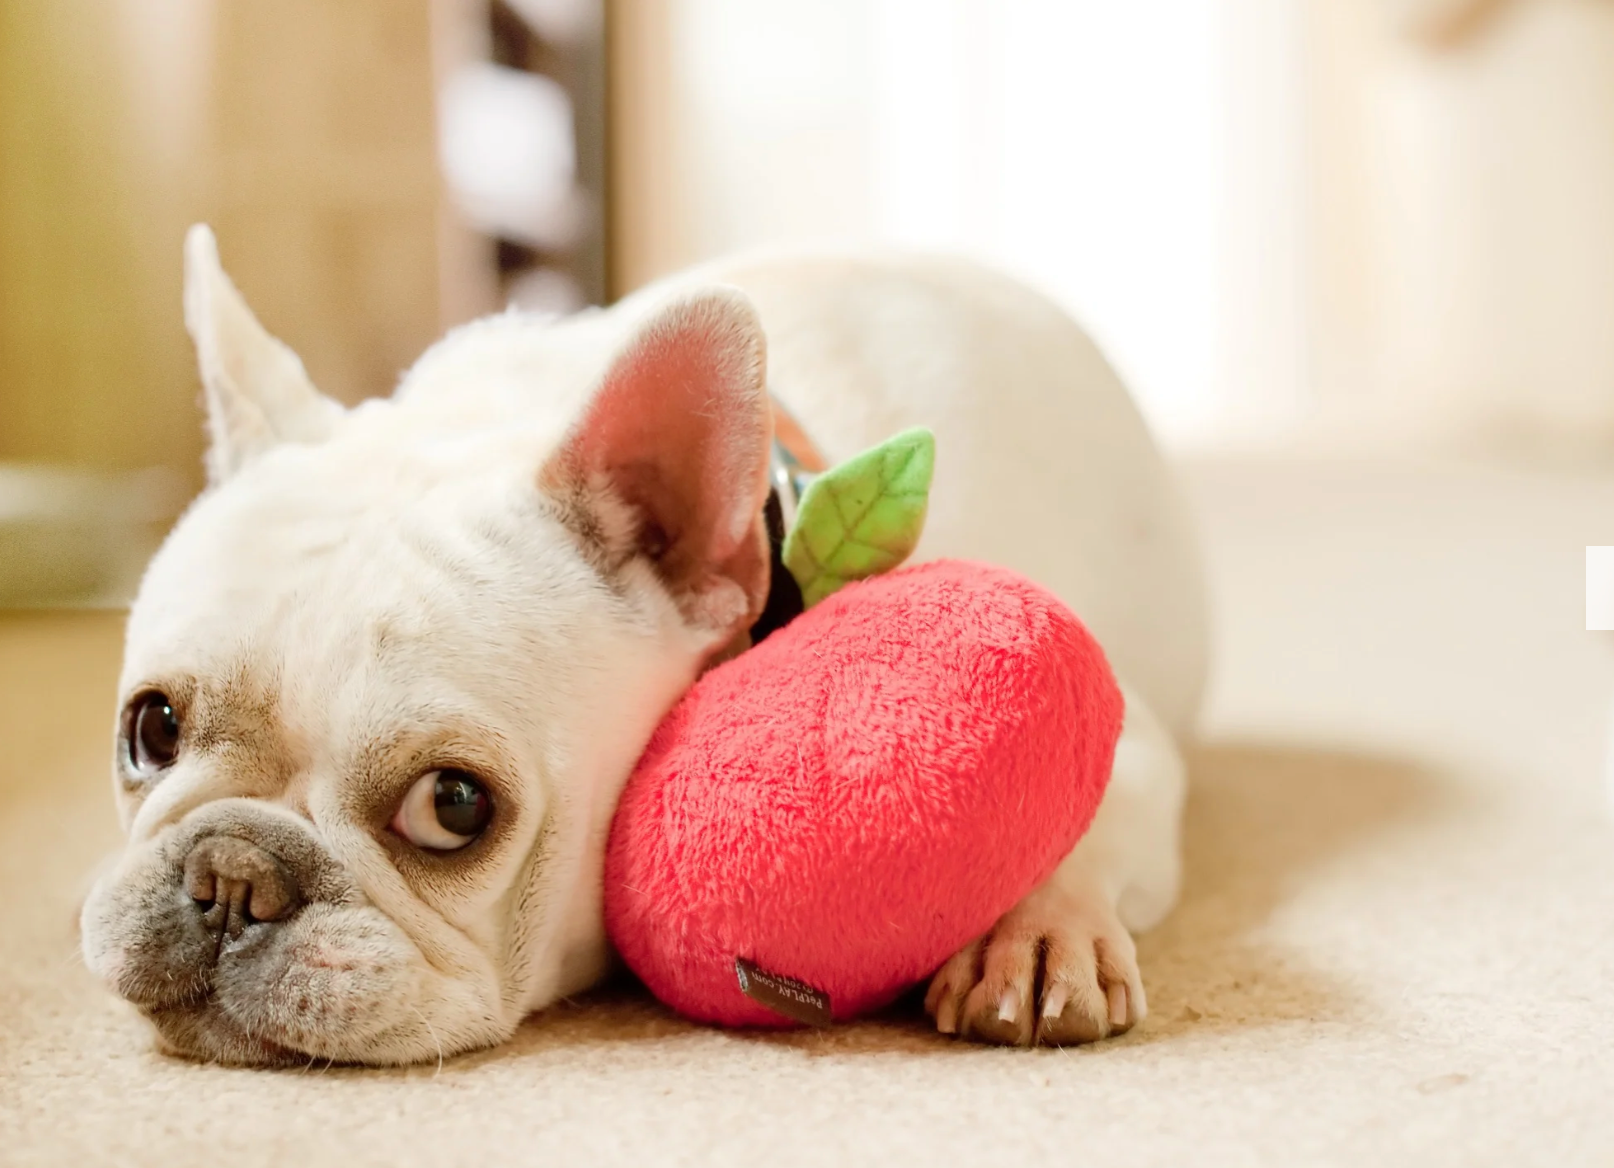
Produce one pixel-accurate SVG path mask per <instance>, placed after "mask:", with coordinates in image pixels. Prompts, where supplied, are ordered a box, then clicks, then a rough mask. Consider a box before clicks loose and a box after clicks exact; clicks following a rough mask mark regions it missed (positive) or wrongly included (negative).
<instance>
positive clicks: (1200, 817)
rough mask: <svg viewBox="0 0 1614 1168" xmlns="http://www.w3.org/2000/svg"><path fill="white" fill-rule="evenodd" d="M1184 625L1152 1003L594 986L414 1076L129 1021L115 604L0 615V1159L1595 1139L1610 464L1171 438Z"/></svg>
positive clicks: (815, 1158)
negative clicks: (1185, 722)
mask: <svg viewBox="0 0 1614 1168" xmlns="http://www.w3.org/2000/svg"><path fill="white" fill-rule="evenodd" d="M1191 480H1192V484H1193V487H1194V491H1195V494H1196V497H1197V499H1198V502H1199V505H1200V508H1201V510H1202V512H1203V515H1204V519H1205V524H1206V530H1207V533H1208V540H1209V544H1210V549H1211V558H1212V563H1213V568H1214V577H1215V583H1216V586H1217V591H1218V602H1219V626H1220V633H1221V645H1220V649H1221V659H1220V662H1219V666H1218V670H1217V680H1216V686H1215V691H1214V694H1213V699H1212V702H1211V708H1210V710H1209V715H1208V740H1207V743H1206V745H1205V746H1204V747H1203V749H1201V750H1200V751H1199V752H1198V754H1197V757H1196V758H1195V760H1194V779H1193V781H1194V789H1193V795H1192V800H1191V803H1190V807H1189V811H1188V821H1187V849H1188V888H1187V894H1186V897H1185V899H1184V902H1183V904H1182V907H1181V908H1180V909H1179V910H1178V911H1177V913H1176V914H1175V915H1174V916H1173V917H1172V918H1171V919H1170V921H1169V922H1168V923H1167V924H1166V925H1165V926H1164V927H1162V928H1161V929H1159V930H1158V931H1156V932H1155V933H1154V934H1152V935H1150V936H1149V937H1147V938H1146V939H1145V940H1144V942H1143V944H1142V957H1143V965H1144V975H1145V978H1146V979H1147V983H1148V987H1149V995H1150V1002H1151V1005H1152V1013H1151V1014H1150V1017H1149V1018H1148V1020H1147V1022H1146V1023H1145V1024H1144V1025H1143V1026H1142V1027H1141V1028H1140V1029H1139V1030H1138V1031H1136V1032H1135V1033H1133V1034H1131V1035H1129V1036H1128V1037H1126V1038H1125V1039H1122V1040H1120V1041H1116V1042H1112V1043H1108V1044H1105V1045H1101V1046H1097V1047H1092V1048H1086V1049H1080V1050H1065V1051H1057V1050H1056V1051H1040V1052H1034V1053H1027V1052H1022V1051H1003V1050H991V1049H982V1048H975V1047H969V1046H961V1045H957V1044H955V1043H953V1042H951V1041H947V1040H943V1039H940V1038H938V1037H935V1036H933V1035H931V1034H930V1033H928V1032H927V1031H926V1030H925V1028H924V1027H923V1026H922V1025H920V1024H919V1023H918V1022H917V1021H916V1020H915V1019H914V1018H913V1017H912V1016H903V1015H900V1014H899V1015H896V1016H893V1017H891V1018H889V1019H886V1020H881V1021H877V1022H871V1023H867V1024H862V1025H857V1026H851V1027H846V1028H843V1029H839V1030H834V1031H830V1032H820V1033H806V1034H797V1035H791V1036H786V1037H758V1036H753V1035H747V1034H728V1033H720V1032H717V1031H712V1030H705V1029H701V1028H698V1027H694V1026H690V1025H686V1024H684V1023H682V1022H680V1021H678V1020H677V1019H675V1018H673V1017H671V1016H669V1015H667V1014H666V1013H664V1012H663V1011H662V1010H660V1009H659V1008H658V1007H656V1006H655V1005H654V1004H652V1003H650V1002H648V1001H646V1000H645V999H644V998H642V997H641V996H639V995H638V994H636V993H635V992H634V991H632V990H627V989H618V990H614V991H612V992H610V993H607V994H603V995H600V996H599V997H597V998H595V999H593V1000H588V1001H584V1002H581V1003H578V1004H577V1005H575V1006H572V1007H568V1008H564V1009H560V1010H557V1011H555V1012H554V1013H552V1014H550V1015H549V1016H546V1017H541V1018H537V1019H534V1020H532V1021H531V1022H530V1023H529V1024H528V1025H527V1026H525V1027H524V1028H523V1030H522V1031H521V1032H520V1034H519V1035H518V1037H517V1038H516V1040H515V1041H514V1042H513V1043H511V1044H510V1045H509V1046H507V1047H505V1048H504V1049H501V1050H496V1051H492V1052H488V1053H484V1054H480V1055H476V1056H473V1057H468V1058H462V1059H457V1060H453V1061H450V1062H449V1063H448V1064H446V1065H445V1066H443V1067H442V1068H441V1069H440V1070H438V1069H435V1068H432V1067H426V1068H418V1069H414V1070H409V1071H396V1072H373V1071H361V1070H345V1069H340V1068H337V1069H330V1070H321V1069H318V1068H313V1069H309V1070H306V1071H291V1072H259V1071H241V1070H223V1069H219V1068H210V1067H201V1066H194V1065H189V1064H186V1063H182V1062H176V1061H172V1060H168V1059H165V1058H162V1057H159V1056H157V1055H155V1054H153V1053H152V1051H151V1049H150V1044H149V1042H148V1039H147V1035H146V1033H145V1032H144V1030H143V1029H142V1026H141V1023H140V1022H139V1021H138V1020H137V1019H136V1018H135V1017H134V1016H132V1014H131V1013H130V1012H129V1011H127V1010H126V1009H124V1008H123V1007H121V1006H120V1005H119V1004H118V1003H116V1002H114V1001H112V1000H110V999H109V998H108V997H107V996H106V995H105V994H103V993H102V992H101V991H99V990H98V989H97V988H96V987H95V986H94V985H93V984H92V983H91V982H90V979H89V978H88V976H87V975H86V974H85V973H84V972H83V970H82V969H81V968H80V967H79V964H78V962H77V959H76V955H75V949H74V944H75V942H74V935H73V927H72V923H71V917H72V912H73V905H74V903H75V899H76V897H77V895H78V894H79V891H80V887H81V881H82V874H83V873H84V872H85V870H86V869H87V868H88V867H89V866H90V865H91V864H92V862H93V861H94V860H95V859H96V858H97V856H98V855H100V854H101V853H103V852H104V851H105V850H106V849H107V848H108V847H109V846H110V845H111V844H112V843H113V841H114V838H115V827H114V823H113V818H112V812H111V804H110V795H109V792H108V790H107V785H108V781H107V778H106V772H107V765H106V753H107V749H108V745H109V720H110V700H111V697H112V693H111V687H112V683H113V677H114V672H115V668H116V659H117V654H118V644H117V641H118V635H119V628H118V624H119V622H118V618H117V617H116V616H115V615H91V614H79V615H72V614H64V615H33V616H26V615H17V616H11V617H6V618H0V1164H5V1165H25V1164H61V1165H73V1166H79V1165H91V1164H103V1163H105V1164H161V1165H170V1166H174V1168H187V1166H189V1165H201V1164H227V1165H231V1166H232V1168H235V1166H246V1165H255V1164H289V1165H297V1166H299V1168H323V1166H325V1165H340V1166H342V1168H354V1166H357V1165H365V1164H386V1165H413V1164H421V1165H434V1166H446V1165H456V1164H467V1165H470V1164H476V1165H488V1164H500V1163H519V1164H535V1165H537V1164H566V1165H572V1164H579V1165H582V1164H605V1163H634V1164H660V1163H669V1164H746V1165H751V1166H754V1168H774V1166H783V1165H793V1164H811V1163H835V1164H840V1163H881V1164H886V1163H906V1162H917V1161H924V1162H930V1163H936V1164H946V1163H1005V1164H1031V1163H1044V1162H1047V1163H1071V1164H1084V1165H1095V1164H1125V1165H1129V1166H1143V1165H1153V1164H1162V1165H1164V1164H1173V1165H1175V1164H1193V1165H1196V1166H1219V1165H1243V1164H1285V1165H1289V1164H1352V1165H1357V1164H1360V1165H1381V1164H1409V1165H1413V1164H1415V1165H1445V1164H1453V1165H1456V1164H1463V1165H1475V1164H1498V1165H1503V1164H1506V1165H1522V1164H1541V1165H1552V1166H1554V1168H1562V1166H1564V1165H1572V1164H1614V1005H1611V999H1614V827H1611V822H1610V816H1609V814H1608V806H1609V800H1608V798H1607V793H1606V791H1605V790H1604V787H1603V784H1602V778H1601V772H1602V762H1603V749H1604V743H1605V738H1606V734H1607V715H1608V712H1609V706H1610V699H1611V697H1614V648H1611V647H1610V645H1609V644H1607V643H1605V639H1604V638H1599V637H1597V636H1595V635H1594V634H1589V633H1586V632H1584V631H1583V562H1584V560H1583V555H1584V553H1583V551H1582V548H1583V546H1584V545H1585V544H1588V543H1614V480H1607V479H1595V478H1580V479H1575V478H1568V477H1544V476H1533V475H1527V474H1523V473H1513V472H1506V471H1497V470H1475V469H1469V470H1461V469H1429V468H1426V469H1416V468H1409V467H1385V466H1363V465H1350V466H1346V465H1332V464H1330V465H1311V466H1298V465H1282V464H1270V465H1257V464H1220V465H1202V466H1197V467H1195V468H1194V469H1193V472H1192V475H1191Z"/></svg>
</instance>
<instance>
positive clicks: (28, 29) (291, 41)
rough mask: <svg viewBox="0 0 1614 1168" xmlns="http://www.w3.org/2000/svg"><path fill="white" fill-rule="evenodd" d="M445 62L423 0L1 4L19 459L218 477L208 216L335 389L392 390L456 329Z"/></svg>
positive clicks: (14, 441) (3, 425)
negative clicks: (451, 316) (447, 238)
mask: <svg viewBox="0 0 1614 1168" xmlns="http://www.w3.org/2000/svg"><path fill="white" fill-rule="evenodd" d="M159 14H160V15H159ZM431 47H432V44H431V23H430V14H429V4H428V2H427V0H276V2H275V3H272V4H271V3H262V2H260V0H161V2H159V0H50V2H49V3H40V2H38V0H0V158H4V160H5V163H4V166H3V167H0V459H12V460H55V461H68V462H80V463H89V464H94V465H98V466H104V467H134V466H145V465H154V464H168V465H173V466H176V467H179V468H181V469H182V470H183V471H184V472H185V473H186V474H188V475H189V476H190V477H191V480H192V481H193V482H194V481H196V480H197V479H198V478H199V473H200V472H199V458H200V430H199V425H198V420H197V417H196V412H195V399H196V395H197V387H196V382H195V375H194V372H193V369H192V364H191V356H190V351H189V344H188V341H187V339H186V338H185V335H184V331H183V323H182V320H181V315H180V282H179V270H180V264H179V256H180V240H181V238H182V236H183V232H184V229H185V227H186V226H187V224H188V223H190V222H191V221H193V220H195V219H207V220H209V221H211V222H212V223H213V224H214V226H215V227H216V229H217V231H218V235H219V240H220V247H221V250H222V252H223V256H224V261H225V264H226V266H227V267H229V268H230V270H231V272H232V274H233V275H234V276H235V277H236V279H237V282H238V283H239V284H240V285H241V287H242V289H243V291H244V292H245V293H246V295H247V298H248V300H249V301H251V303H252V304H253V305H254V307H255V308H256V309H257V311H258V313H259V315H260V316H261V317H262V318H263V320H264V322H265V323H266V324H267V325H268V326H269V327H270V329H271V330H272V331H274V332H276V333H278V334H279V335H280V336H282V337H283V338H284V339H285V340H287V341H288V342H289V343H290V344H291V345H292V346H293V347H294V348H296V349H297V350H298V351H299V352H300V353H301V354H302V356H303V358H304V360H305V362H306V363H307V365H308V367H309V370H310V372H311V374H312V375H313V377H314V378H315V380H316V381H317V382H318V383H319V384H320V385H321V386H322V388H324V389H326V390H327V391H328V392H331V393H333V394H335V395H336V396H338V397H341V398H343V399H345V400H348V401H352V400H356V399H357V398H360V397H362V396H364V395H367V394H373V393H380V392H385V391H386V390H387V389H389V388H390V387H391V385H392V383H393V382H394V381H395V379H396V377H397V375H398V373H399V372H400V371H401V370H402V369H403V368H405V367H406V366H407V365H408V364H409V362H411V361H412V360H413V358H414V357H415V356H416V355H417V354H418V353H419V352H420V350H421V349H422V348H424V347H425V345H427V344H428V343H429V342H430V341H431V339H432V338H433V337H434V336H435V335H436V334H437V332H438V331H439V329H440V327H441V324H442V315H443V314H442V312H441V311H440V296H439V287H438V263H437V245H438V238H439V218H440V215H439V211H440V198H439V188H438V180H437V177H436V162H435V145H434V139H433V117H432V85H431V68H432V60H431Z"/></svg>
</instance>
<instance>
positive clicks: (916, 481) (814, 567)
mask: <svg viewBox="0 0 1614 1168" xmlns="http://www.w3.org/2000/svg"><path fill="white" fill-rule="evenodd" d="M935 467H936V436H935V435H934V434H932V433H931V432H930V431H929V430H926V429H924V428H923V427H916V428H914V429H912V430H904V431H903V432H902V433H900V434H897V435H896V436H894V437H892V438H888V439H886V440H885V441H884V442H882V443H880V444H879V445H878V446H874V447H871V448H870V449H868V450H865V451H864V452H863V453H862V454H858V455H854V456H853V457H851V458H849V459H847V460H846V461H845V462H843V463H840V464H839V465H837V466H832V467H830V468H829V469H828V470H826V471H825V472H823V473H822V474H820V475H819V476H818V477H817V478H815V479H813V480H812V482H811V483H810V484H808V486H807V489H806V491H805V492H804V493H803V494H802V497H801V503H800V505H799V506H798V508H797V511H796V521H795V523H794V524H792V525H791V528H790V530H789V532H787V533H786V534H785V546H784V562H785V567H787V568H788V569H790V574H791V575H792V576H793V577H795V579H796V583H797V584H799V585H800V586H801V595H802V600H803V602H804V603H805V604H806V606H807V607H808V608H811V607H812V606H813V605H815V604H817V603H818V602H819V601H820V600H823V599H824V598H825V597H827V596H831V595H833V594H834V593H835V592H837V591H838V590H840V589H841V588H844V587H845V586H846V585H847V584H850V583H851V582H852V581H854V580H862V579H865V578H867V577H869V576H877V575H879V574H880V573H882V572H889V571H890V570H891V569H893V568H895V567H896V566H897V565H898V564H900V563H902V561H903V560H905V559H907V558H908V557H909V556H910V555H911V554H913V550H914V548H915V547H917V546H918V545H919V537H920V535H921V534H922V533H923V532H924V529H925V512H926V510H927V508H928V507H929V504H930V480H931V475H932V472H933V471H934V470H935Z"/></svg>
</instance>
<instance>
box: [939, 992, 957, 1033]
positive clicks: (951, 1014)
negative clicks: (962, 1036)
mask: <svg viewBox="0 0 1614 1168" xmlns="http://www.w3.org/2000/svg"><path fill="white" fill-rule="evenodd" d="M936 1029H937V1030H939V1031H940V1032H941V1033H943V1034H957V1033H958V1007H957V1006H955V1005H954V1004H953V999H952V997H951V996H948V997H946V998H943V999H942V1004H941V1005H940V1006H938V1007H937V1008H936Z"/></svg>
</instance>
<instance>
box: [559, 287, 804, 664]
mask: <svg viewBox="0 0 1614 1168" xmlns="http://www.w3.org/2000/svg"><path fill="white" fill-rule="evenodd" d="M766 374H767V370H766V352H765V345H764V340H763V333H762V324H761V322H760V321H759V320H758V319H757V315H756V311H755V309H753V308H752V307H751V302H750V301H749V300H747V299H746V297H745V295H744V294H743V293H742V292H740V291H739V290H738V289H734V288H727V287H722V286H713V287H708V288H704V289H702V290H700V291H698V292H693V293H687V294H685V295H683V296H680V297H678V298H676V299H674V300H672V301H670V302H668V303H666V304H664V305H662V306H661V307H660V309H659V310H658V311H656V312H654V313H652V314H651V315H650V316H649V317H648V318H647V319H646V320H645V321H644V323H643V324H642V325H641V326H640V327H639V328H638V330H637V331H636V332H635V333H634V335H633V336H632V337H631V338H630V339H629V341H628V343H627V345H626V346H625V347H624V348H623V349H622V351H621V352H620V353H619V354H618V355H617V357H616V359H615V360H614V361H613V362H612V363H611V366H610V368H609V370H608V371H607V372H606V374H605V377H604V380H602V381H601V382H600V384H599V386H598V388H597V389H596V390H595V391H594V396H593V398H592V400H591V401H590V402H589V404H588V407H587V408H586V409H585V410H584V412H583V416H582V418H581V419H580V420H579V422H578V423H577V425H576V426H575V427H574V428H573V429H572V431H571V432H570V434H568V436H567V437H566V438H565V439H564V440H563V441H562V443H561V445H560V448H559V450H558V451H557V452H556V454H555V455H554V456H553V457H552V458H551V459H550V461H549V463H548V464H547V465H546V466H545V467H544V470H543V473H542V476H541V479H540V485H541V486H542V488H543V489H544V490H545V491H546V492H547V493H548V494H549V495H551V497H553V498H555V499H556V500H558V501H560V502H561V503H562V508H563V514H566V515H567V516H569V521H570V522H571V525H572V526H573V527H574V529H575V530H577V531H578V533H579V535H580V536H581V537H582V538H584V539H586V540H591V541H593V542H595V543H599V544H601V545H602V547H601V550H602V552H603V553H604V554H603V558H604V560H606V561H607V562H610V561H612V560H617V561H620V560H623V559H626V558H631V557H638V556H643V557H645V558H646V559H648V560H649V561H650V562H651V563H652V564H653V565H654V567H655V570H656V572H657V573H658V574H659V575H660V577H661V579H662V581H663V583H664V584H665V585H666V586H667V588H668V591H669V592H670V593H671V594H672V596H673V598H674V600H675V601H676V602H677V603H678V605H679V608H680V610H681V611H682V612H683V614H684V617H685V619H686V620H687V621H689V622H690V623H691V624H692V625H695V626H698V627H700V628H703V629H710V630H712V631H713V632H720V633H725V634H732V633H734V632H736V631H739V630H743V629H745V628H749V627H750V624H751V623H753V622H754V621H755V619H756V617H757V615H758V614H760V612H761V611H762V606H763V603H764V601H765V600H766V599H767V592H768V545H767V535H766V532H765V530H764V527H763V522H762V508H763V504H764V503H765V502H766V500H767V495H768V444H769V442H770V440H771V436H772V433H773V421H772V411H771V409H770V407H769V404H768V394H767V389H766V384H765V383H766ZM624 513H625V514H624Z"/></svg>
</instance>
